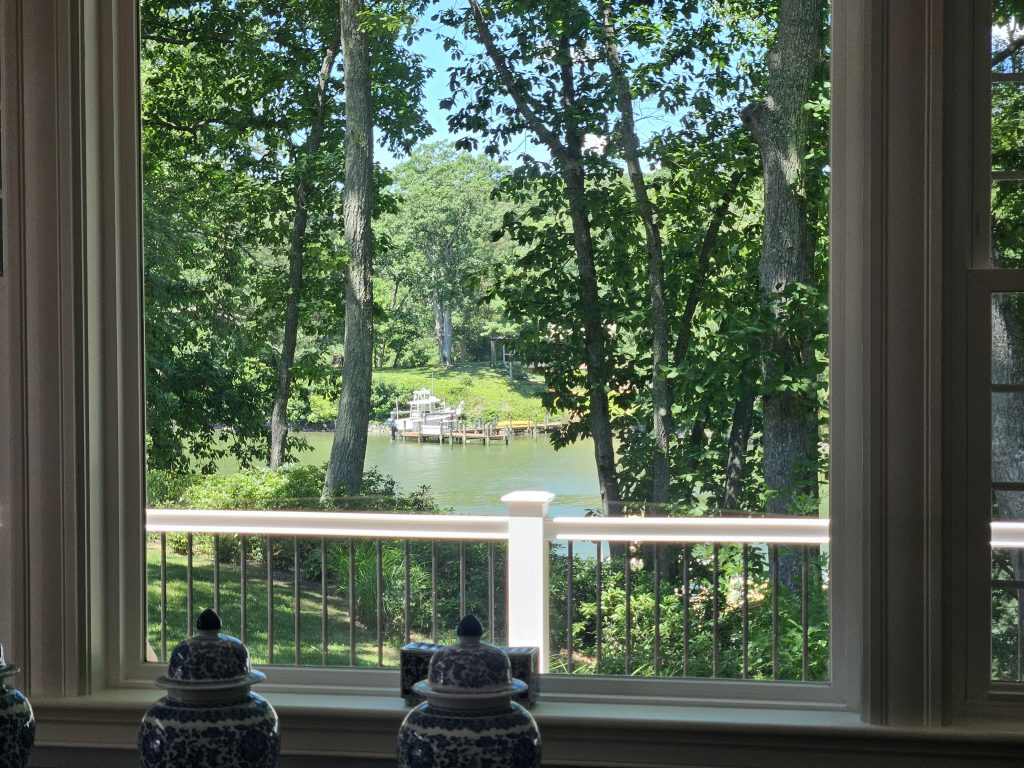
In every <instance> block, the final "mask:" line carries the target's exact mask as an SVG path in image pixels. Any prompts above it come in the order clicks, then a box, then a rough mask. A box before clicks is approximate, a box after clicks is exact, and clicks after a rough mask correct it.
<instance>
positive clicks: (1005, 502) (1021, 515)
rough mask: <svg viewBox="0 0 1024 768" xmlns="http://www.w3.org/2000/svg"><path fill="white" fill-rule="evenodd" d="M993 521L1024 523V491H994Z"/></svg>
mask: <svg viewBox="0 0 1024 768" xmlns="http://www.w3.org/2000/svg"><path fill="white" fill-rule="evenodd" d="M992 519H993V520H1014V521H1018V522H1024V491H993V492H992Z"/></svg>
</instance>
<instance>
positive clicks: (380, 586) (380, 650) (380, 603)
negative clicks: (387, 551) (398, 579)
mask: <svg viewBox="0 0 1024 768" xmlns="http://www.w3.org/2000/svg"><path fill="white" fill-rule="evenodd" d="M377 666H378V667H383V666H384V544H383V542H382V541H381V540H380V539H377Z"/></svg>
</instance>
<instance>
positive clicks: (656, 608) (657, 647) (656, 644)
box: [651, 544, 661, 677]
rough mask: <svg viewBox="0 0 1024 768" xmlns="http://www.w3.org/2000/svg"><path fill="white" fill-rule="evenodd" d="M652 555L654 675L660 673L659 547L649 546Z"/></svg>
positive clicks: (657, 675) (656, 545)
mask: <svg viewBox="0 0 1024 768" xmlns="http://www.w3.org/2000/svg"><path fill="white" fill-rule="evenodd" d="M651 551H652V554H653V555H654V563H653V567H654V676H655V677H659V676H660V675H661V547H660V546H659V545H658V544H653V545H652V546H651Z"/></svg>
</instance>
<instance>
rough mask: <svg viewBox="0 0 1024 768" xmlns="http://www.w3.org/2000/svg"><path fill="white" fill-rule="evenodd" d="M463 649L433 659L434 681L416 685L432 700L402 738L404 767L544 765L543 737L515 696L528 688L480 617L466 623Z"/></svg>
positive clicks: (408, 721) (430, 676)
mask: <svg viewBox="0 0 1024 768" xmlns="http://www.w3.org/2000/svg"><path fill="white" fill-rule="evenodd" d="M458 634H459V642H458V644H457V645H451V646H447V647H445V648H441V649H440V650H438V651H437V652H435V653H434V655H433V656H432V657H431V659H430V668H429V670H428V673H427V679H426V680H421V681H420V682H418V683H416V685H415V686H413V690H414V692H415V693H416V694H418V695H421V696H423V697H425V698H426V701H425V702H424V703H423V704H420V705H419V706H417V707H415V708H413V709H412V710H411V711H410V712H409V714H408V715H406V718H405V721H404V722H403V723H402V727H401V729H400V730H399V733H398V766H399V768H465V767H466V766H473V767H474V768H539V766H540V732H539V731H538V729H537V724H536V723H535V722H534V720H533V717H531V716H530V713H529V712H527V711H526V710H525V709H524V708H523V707H521V706H520V705H519V704H517V703H515V702H514V701H512V697H513V696H515V695H517V694H519V693H522V692H523V691H524V690H525V689H526V684H525V683H524V682H523V681H522V680H516V679H514V678H513V677H512V673H511V667H510V666H509V660H508V656H507V655H506V654H505V653H503V652H502V650H501V649H500V648H497V647H495V646H493V645H489V644H487V643H483V642H481V641H480V638H481V637H482V636H483V627H481V626H480V622H479V621H477V620H476V619H475V618H474V617H473V616H466V617H465V618H464V619H463V620H462V621H461V622H459V630H458Z"/></svg>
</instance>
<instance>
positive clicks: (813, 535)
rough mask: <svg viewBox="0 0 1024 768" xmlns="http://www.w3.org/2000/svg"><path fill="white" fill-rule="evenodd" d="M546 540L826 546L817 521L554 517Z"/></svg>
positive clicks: (825, 527) (822, 524)
mask: <svg viewBox="0 0 1024 768" xmlns="http://www.w3.org/2000/svg"><path fill="white" fill-rule="evenodd" d="M547 531H548V534H549V536H551V537H552V538H555V539H558V540H559V541H644V542H676V543H681V544H685V543H690V544H743V543H747V544H797V545H813V544H828V541H829V521H828V520H827V519H820V518H807V517H792V518H751V517H556V518H553V519H551V520H549V521H548V526H547Z"/></svg>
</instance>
